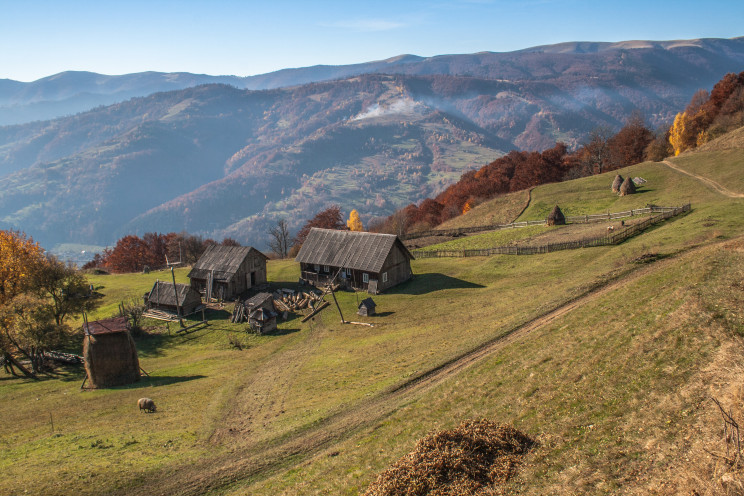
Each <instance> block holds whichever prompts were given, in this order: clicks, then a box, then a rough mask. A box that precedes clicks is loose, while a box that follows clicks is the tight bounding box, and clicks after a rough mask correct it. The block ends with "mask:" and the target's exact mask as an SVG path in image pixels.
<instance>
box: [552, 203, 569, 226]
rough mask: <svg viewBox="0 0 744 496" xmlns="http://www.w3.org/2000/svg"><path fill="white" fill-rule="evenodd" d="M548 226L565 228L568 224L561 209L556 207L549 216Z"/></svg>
mask: <svg viewBox="0 0 744 496" xmlns="http://www.w3.org/2000/svg"><path fill="white" fill-rule="evenodd" d="M547 224H548V225H549V226H563V225H565V224H566V216H565V215H563V212H561V209H560V208H559V207H558V205H556V206H555V207H553V210H552V211H551V212H550V215H548V220H547Z"/></svg>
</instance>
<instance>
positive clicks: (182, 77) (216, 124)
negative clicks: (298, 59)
mask: <svg viewBox="0 0 744 496" xmlns="http://www.w3.org/2000/svg"><path fill="white" fill-rule="evenodd" d="M742 68H744V38H734V39H702V40H685V41H670V42H649V41H632V42H621V43H579V42H577V43H562V44H558V45H550V46H543V47H535V48H530V49H527V50H521V51H517V52H508V53H490V52H485V53H478V54H468V55H442V56H437V57H428V58H422V57H417V56H413V55H404V56H400V57H395V58H391V59H387V60H384V61H378V62H370V63H364V64H355V65H349V66H315V67H308V68H302V69H286V70H282V71H277V72H274V73H270V74H265V75H260V76H251V77H247V78H240V77H235V76H204V75H193V74H186V73H175V74H165V73H141V74H130V75H124V76H103V75H99V74H92V73H72V72H68V73H61V74H58V75H56V76H51V77H49V78H45V79H41V80H38V81H34V82H32V83H20V82H17V81H9V80H0V122H5V123H12V122H14V123H15V124H13V125H6V126H3V127H0V178H1V179H2V181H0V228H14V229H22V230H24V231H26V232H27V233H29V234H31V235H32V236H34V238H35V239H37V240H39V241H41V242H42V244H44V245H46V246H51V245H54V244H57V243H63V242H77V243H91V244H103V245H105V244H110V243H112V242H113V241H115V240H116V239H117V238H118V237H120V236H122V235H124V234H127V233H142V232H145V231H160V232H167V231H180V230H187V231H189V232H192V233H199V234H203V235H206V236H212V237H216V238H219V237H224V236H231V237H234V238H236V239H238V240H240V241H242V242H246V243H251V244H254V245H256V246H257V247H259V248H263V247H265V234H264V233H265V232H266V229H267V228H268V226H269V225H270V224H271V223H273V222H274V221H275V220H276V219H278V218H286V219H288V220H289V221H290V224H291V225H292V226H293V227H295V228H296V227H298V226H299V225H300V224H301V223H302V221H303V220H304V219H306V218H308V217H309V216H311V215H312V214H313V213H315V212H316V211H317V210H319V209H320V208H322V207H324V206H327V205H328V204H331V203H338V204H340V205H341V206H342V208H343V209H344V210H345V211H348V210H350V209H351V208H356V209H357V210H359V212H360V213H361V215H362V219H363V220H364V221H365V222H368V221H369V220H370V219H372V218H373V217H377V216H384V215H388V214H389V213H391V212H392V211H393V210H394V209H395V208H398V207H400V206H403V205H405V204H408V203H412V202H416V201H419V200H421V199H423V198H425V197H427V196H432V195H434V194H436V193H438V192H439V191H441V190H442V189H443V188H444V187H446V186H447V185H448V184H450V183H451V182H452V181H454V180H455V179H457V178H458V177H459V175H460V174H462V172H464V171H466V170H470V169H473V168H476V167H480V166H482V165H484V164H485V163H488V162H490V161H492V160H494V159H495V158H497V157H499V156H501V155H502V154H504V153H505V152H507V151H508V150H510V149H529V150H531V149H535V150H541V149H545V148H547V147H550V146H552V145H553V144H554V143H555V141H557V140H560V141H564V142H566V143H567V144H569V145H570V146H575V145H577V144H578V143H580V142H581V141H582V140H584V139H586V136H587V134H588V133H589V132H590V131H591V130H592V129H595V128H596V127H598V126H606V127H609V128H613V129H617V128H619V127H620V126H621V125H622V124H623V122H624V121H625V119H626V118H627V117H628V116H629V115H630V114H631V113H632V112H633V111H634V110H640V111H641V113H642V114H643V115H644V116H645V117H646V119H647V120H648V121H649V123H650V124H651V125H659V124H662V123H668V122H670V121H671V119H672V118H673V116H674V114H675V113H676V112H678V111H680V110H682V109H683V108H684V105H685V104H686V103H687V102H688V101H689V99H690V97H691V95H692V94H693V93H694V92H695V91H696V90H698V89H700V88H708V89H709V88H710V87H711V86H712V85H713V84H714V83H715V82H716V81H718V80H719V79H720V78H721V77H722V76H723V74H725V73H727V72H740V71H741V70H742ZM122 100H123V101H122ZM74 112H79V113H76V114H75V115H67V116H61V117H56V118H54V119H50V120H43V121H42V120H35V121H32V122H26V121H28V120H29V118H34V119H44V118H48V117H51V116H57V115H59V114H67V113H74ZM30 116H35V117H30Z"/></svg>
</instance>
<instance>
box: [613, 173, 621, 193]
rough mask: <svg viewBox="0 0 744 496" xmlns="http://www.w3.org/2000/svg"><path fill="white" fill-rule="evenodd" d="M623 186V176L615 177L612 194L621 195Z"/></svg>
mask: <svg viewBox="0 0 744 496" xmlns="http://www.w3.org/2000/svg"><path fill="white" fill-rule="evenodd" d="M622 185H623V176H621V175H620V174H618V175H617V176H615V180H614V181H612V192H613V193H619V192H620V186H622Z"/></svg>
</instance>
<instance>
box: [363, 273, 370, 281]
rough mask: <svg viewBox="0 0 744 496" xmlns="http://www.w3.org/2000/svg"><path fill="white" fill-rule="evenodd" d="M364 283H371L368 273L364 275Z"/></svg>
mask: <svg viewBox="0 0 744 496" xmlns="http://www.w3.org/2000/svg"><path fill="white" fill-rule="evenodd" d="M362 282H364V283H367V282H369V274H367V273H366V272H365V273H364V274H362Z"/></svg>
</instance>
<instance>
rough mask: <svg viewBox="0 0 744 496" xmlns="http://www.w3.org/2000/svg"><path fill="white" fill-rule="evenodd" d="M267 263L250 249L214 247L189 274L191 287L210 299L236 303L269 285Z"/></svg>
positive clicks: (208, 249)
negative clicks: (245, 295) (255, 289)
mask: <svg viewBox="0 0 744 496" xmlns="http://www.w3.org/2000/svg"><path fill="white" fill-rule="evenodd" d="M266 260H267V257H266V255H264V254H263V253H261V252H260V251H258V250H256V249H255V248H252V247H250V246H222V245H212V246H210V247H209V248H207V250H206V251H205V252H204V254H203V255H202V256H201V257H199V260H198V261H197V262H196V263H195V264H194V267H193V268H192V269H191V272H189V279H190V280H191V287H192V288H194V289H195V290H197V291H199V292H204V294H205V295H206V297H207V298H209V297H211V298H222V299H223V300H233V299H235V298H236V297H238V296H240V294H242V293H244V292H245V291H246V290H247V289H249V288H252V287H253V286H256V285H258V284H264V283H265V282H266Z"/></svg>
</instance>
